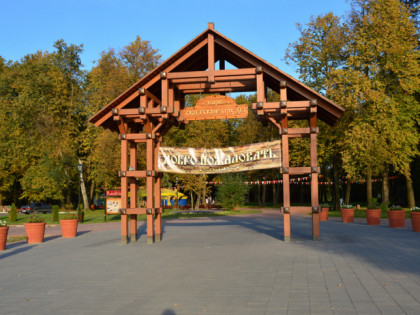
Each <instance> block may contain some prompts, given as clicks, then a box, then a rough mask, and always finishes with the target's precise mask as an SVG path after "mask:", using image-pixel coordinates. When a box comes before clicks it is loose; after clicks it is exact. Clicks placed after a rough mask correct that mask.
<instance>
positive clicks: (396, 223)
mask: <svg viewBox="0 0 420 315" xmlns="http://www.w3.org/2000/svg"><path fill="white" fill-rule="evenodd" d="M388 220H389V226H390V227H392V228H403V227H405V211H404V210H403V208H402V207H401V206H398V205H396V206H390V207H389V208H388Z"/></svg>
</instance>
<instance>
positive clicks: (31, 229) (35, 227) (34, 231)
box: [25, 213, 45, 244]
mask: <svg viewBox="0 0 420 315" xmlns="http://www.w3.org/2000/svg"><path fill="white" fill-rule="evenodd" d="M25 232H26V237H27V239H28V244H36V243H42V242H43V241H44V233H45V219H44V218H43V217H41V216H40V215H39V214H37V213H34V214H32V215H31V216H30V217H29V220H28V223H25Z"/></svg>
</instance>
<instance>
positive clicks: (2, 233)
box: [0, 226, 9, 250]
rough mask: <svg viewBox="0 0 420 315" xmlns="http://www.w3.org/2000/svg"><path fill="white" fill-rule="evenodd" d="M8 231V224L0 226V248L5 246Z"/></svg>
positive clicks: (2, 248)
mask: <svg viewBox="0 0 420 315" xmlns="http://www.w3.org/2000/svg"><path fill="white" fill-rule="evenodd" d="M8 232H9V227H8V226H0V250H4V249H5V248H6V242H7V233H8Z"/></svg>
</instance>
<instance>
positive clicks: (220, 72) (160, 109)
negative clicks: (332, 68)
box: [90, 23, 344, 243]
mask: <svg viewBox="0 0 420 315" xmlns="http://www.w3.org/2000/svg"><path fill="white" fill-rule="evenodd" d="M226 62H229V63H230V64H231V65H233V66H235V67H237V68H236V69H225V65H226ZM216 63H218V69H216ZM268 88H270V89H272V90H274V91H277V92H279V94H280V102H267V100H266V94H267V89H268ZM248 91H256V93H257V102H256V103H255V104H252V109H253V110H254V112H255V113H256V115H257V117H258V118H259V119H260V120H262V121H263V122H269V123H271V124H273V125H274V126H275V127H277V128H278V130H279V135H280V137H281V139H282V152H283V153H282V159H283V167H282V168H281V169H280V170H279V172H280V173H281V174H282V176H283V200H284V206H283V208H282V210H283V216H284V239H285V240H286V241H288V240H290V237H291V230H290V214H291V213H292V214H293V212H294V210H307V211H311V212H312V235H313V239H314V240H317V239H319V209H320V208H319V204H318V172H319V168H318V164H317V136H318V132H319V128H318V127H317V119H318V118H320V119H321V120H323V121H324V122H326V123H328V124H330V125H334V124H335V123H336V121H337V120H338V119H339V118H340V116H341V115H342V113H343V112H344V110H343V109H342V108H341V107H340V106H338V105H336V104H334V103H333V102H331V101H330V100H328V99H326V98H325V97H323V96H322V95H320V94H318V93H316V92H314V91H312V90H311V89H309V88H308V87H306V86H305V85H303V84H302V83H300V82H299V81H297V80H296V79H294V78H292V77H290V76H288V75H286V74H285V73H283V72H281V71H280V70H278V69H277V68H275V67H273V66H272V65H270V64H268V63H267V62H266V61H264V60H262V59H260V58H259V57H257V56H255V55H253V54H252V53H251V52H249V51H247V50H245V49H244V48H242V47H241V46H239V45H237V44H236V43H234V42H232V41H231V40H230V39H228V38H226V37H224V36H223V35H221V34H220V33H218V32H216V31H215V30H214V25H213V24H212V23H209V28H208V29H207V30H206V31H205V32H203V33H202V34H200V35H199V36H198V37H196V38H195V39H194V40H193V41H192V42H190V43H189V44H187V45H186V46H185V47H184V48H182V49H181V50H180V51H178V52H177V53H176V54H174V55H173V56H172V57H171V58H169V59H168V60H166V61H165V62H163V63H162V64H161V65H160V66H158V67H157V68H156V69H154V70H153V71H152V72H150V73H149V74H148V75H147V76H145V77H144V78H142V79H141V80H140V81H139V82H137V83H136V84H135V85H133V86H132V87H130V88H129V89H128V90H127V91H125V92H124V93H123V94H121V95H120V96H119V97H118V98H117V99H115V100H114V101H113V102H111V103H110V104H109V105H107V106H106V107H105V108H103V109H102V110H101V111H99V112H98V113H97V114H96V115H95V116H93V117H92V118H91V119H90V122H92V123H94V124H95V125H96V126H103V127H104V128H108V129H111V130H116V131H118V132H119V134H120V135H119V137H120V140H121V171H120V176H121V199H122V209H121V241H122V243H127V242H128V230H129V226H130V230H131V240H132V241H135V240H137V215H138V214H146V215H147V240H148V242H149V243H153V242H154V241H160V240H161V239H162V218H161V214H162V212H163V210H162V206H161V196H160V188H161V185H160V181H161V176H162V174H161V173H160V172H158V170H157V157H158V152H159V146H160V143H161V142H162V137H163V136H164V135H165V133H166V132H167V131H168V130H169V129H170V128H171V127H172V126H179V127H183V126H184V125H185V124H188V123H189V121H188V120H187V119H186V115H185V104H184V98H185V95H187V94H195V93H218V94H225V93H229V92H248ZM203 119H204V117H203ZM303 119H305V120H308V121H309V127H308V128H289V123H288V122H289V120H303ZM294 137H309V138H310V161H311V163H310V165H309V166H308V167H290V166H289V138H294ZM137 143H145V144H146V170H138V169H137ZM295 174H296V175H301V174H311V207H307V208H306V207H291V205H290V179H289V176H290V175H295ZM136 178H146V186H147V197H146V205H145V207H139V205H137V204H136V200H137V198H136V192H137V183H136ZM129 192H130V204H128V200H129V198H128V195H129ZM128 216H130V218H129V217H128ZM129 221H130V224H129Z"/></svg>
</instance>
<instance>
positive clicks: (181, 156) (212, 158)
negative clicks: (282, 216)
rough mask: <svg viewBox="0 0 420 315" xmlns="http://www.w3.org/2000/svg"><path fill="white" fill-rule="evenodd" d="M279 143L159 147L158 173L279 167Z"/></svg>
mask: <svg viewBox="0 0 420 315" xmlns="http://www.w3.org/2000/svg"><path fill="white" fill-rule="evenodd" d="M280 141H281V140H275V141H271V142H262V143H257V144H251V145H246V146H238V147H227V148H217V149H193V148H169V147H160V149H159V157H158V171H159V172H168V173H181V174H219V173H233V172H244V171H254V170H260V169H267V168H280V167H281V166H282V162H281V145H280V144H281V142H280Z"/></svg>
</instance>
